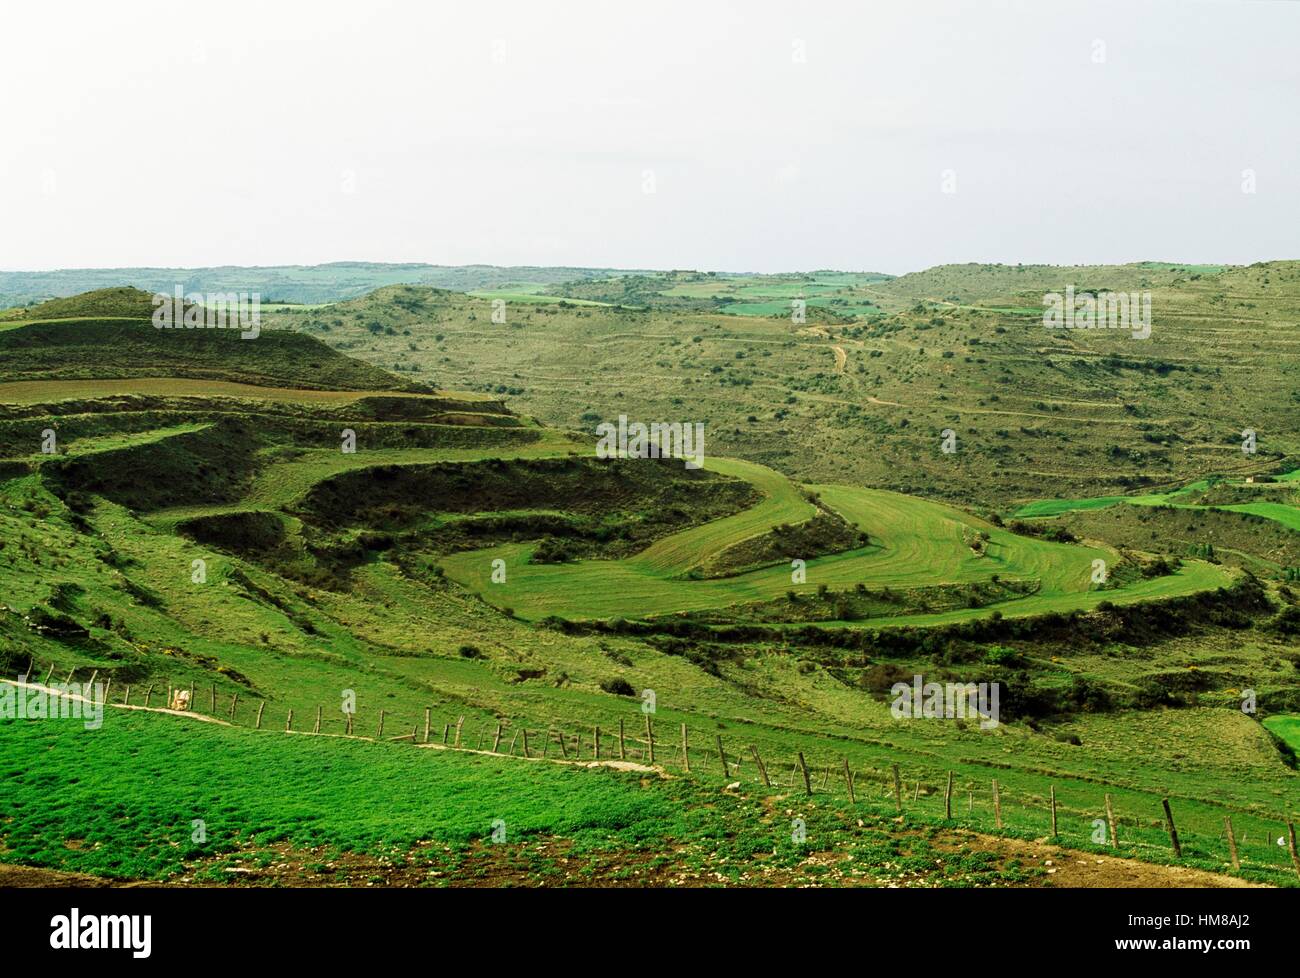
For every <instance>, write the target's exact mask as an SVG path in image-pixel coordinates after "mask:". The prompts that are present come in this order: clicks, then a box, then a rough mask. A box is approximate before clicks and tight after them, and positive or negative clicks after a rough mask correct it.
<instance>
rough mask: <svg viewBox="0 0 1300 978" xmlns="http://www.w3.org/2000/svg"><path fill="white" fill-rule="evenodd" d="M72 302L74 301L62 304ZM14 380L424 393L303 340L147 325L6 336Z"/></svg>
mask: <svg viewBox="0 0 1300 978" xmlns="http://www.w3.org/2000/svg"><path fill="white" fill-rule="evenodd" d="M60 301H67V300H60ZM0 376H3V377H5V378H6V379H8V380H83V379H118V378H128V377H173V378H195V379H201V380H229V381H238V382H241V383H246V384H257V385H261V386H266V387H295V388H302V389H306V390H375V391H383V390H419V389H423V388H419V387H418V386H416V385H413V384H411V383H410V382H408V381H405V380H401V379H399V378H397V377H394V376H393V375H392V374H389V373H388V372H387V371H385V370H381V369H380V368H379V367H375V366H372V365H370V364H366V363H362V362H361V361H359V360H353V359H352V358H350V357H347V356H344V355H343V354H341V353H338V352H336V351H334V350H332V349H330V348H329V347H328V346H326V345H325V344H324V343H321V342H320V341H319V340H316V339H315V338H313V337H310V336H305V335H303V334H294V333H287V332H273V331H268V332H264V333H262V334H261V335H260V336H258V337H257V338H256V339H242V338H241V336H240V333H239V332H238V331H237V330H232V329H209V330H200V329H195V330H184V329H155V328H154V327H153V326H152V324H151V323H150V322H149V321H148V320H147V319H145V320H140V321H128V320H121V319H81V320H77V321H75V322H36V323H28V324H26V325H22V326H15V327H13V328H11V329H6V330H3V331H0Z"/></svg>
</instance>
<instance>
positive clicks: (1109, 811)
mask: <svg viewBox="0 0 1300 978" xmlns="http://www.w3.org/2000/svg"><path fill="white" fill-rule="evenodd" d="M1106 824H1107V825H1109V826H1110V847H1111V848H1112V849H1116V848H1118V847H1119V833H1118V832H1116V831H1115V809H1114V808H1113V807H1111V803H1110V795H1109V794H1107V795H1106ZM1170 824H1172V823H1170Z"/></svg>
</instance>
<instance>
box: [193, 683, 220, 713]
mask: <svg viewBox="0 0 1300 978" xmlns="http://www.w3.org/2000/svg"><path fill="white" fill-rule="evenodd" d="M190 702H193V700H191V701H190ZM208 712H209V713H211V714H212V715H213V716H216V714H217V684H216V683H213V684H212V709H211V710H209V711H208Z"/></svg>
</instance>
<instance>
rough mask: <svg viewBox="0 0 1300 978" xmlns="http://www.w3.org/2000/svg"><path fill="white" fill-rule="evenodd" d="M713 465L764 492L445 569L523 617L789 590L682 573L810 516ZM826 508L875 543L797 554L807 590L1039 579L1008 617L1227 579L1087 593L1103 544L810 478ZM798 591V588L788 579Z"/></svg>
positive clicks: (776, 479) (784, 569)
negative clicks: (650, 536) (577, 546)
mask: <svg viewBox="0 0 1300 978" xmlns="http://www.w3.org/2000/svg"><path fill="white" fill-rule="evenodd" d="M708 468H709V469H710V470H712V471H718V472H722V473H725V474H728V475H733V476H737V477H743V478H747V479H749V480H750V481H751V482H753V484H755V485H758V486H760V488H761V489H762V490H763V492H764V494H765V496H766V498H765V500H764V502H763V504H761V505H760V506H757V507H755V508H754V509H752V510H749V511H747V512H746V513H744V514H741V515H739V516H736V517H731V518H729V519H726V520H719V521H717V522H716V523H710V524H708V525H706V526H703V527H698V528H696V529H694V530H689V531H686V532H685V533H682V534H676V535H674V536H671V537H669V538H667V539H666V540H662V541H660V542H658V543H656V544H655V545H653V546H652V547H650V548H648V549H647V550H646V551H644V552H643V553H641V554H638V555H637V556H635V557H632V558H629V559H627V560H620V561H602V560H588V561H581V562H578V563H575V564H563V565H555V564H533V563H530V562H529V557H530V555H531V554H532V551H533V549H534V548H533V547H532V546H531V545H528V544H513V545H505V546H501V547H494V548H490V549H485V550H479V551H471V552H468V553H461V554H456V555H453V556H451V557H449V558H447V559H446V560H445V561H444V567H445V569H446V571H447V573H448V574H449V575H450V576H451V577H452V579H453V580H456V581H457V582H459V583H460V584H462V585H464V586H465V587H467V588H470V589H471V590H474V591H477V592H479V593H480V594H482V595H483V596H484V597H485V598H486V599H487V600H489V601H490V602H492V603H493V604H495V605H497V606H499V607H510V608H512V609H513V610H514V612H515V613H516V614H518V615H520V616H522V617H524V618H526V619H532V618H540V617H544V616H546V615H559V616H561V617H564V618H610V617H639V616H642V615H662V614H673V613H677V612H683V611H700V610H704V609H710V608H720V607H725V606H728V605H733V604H739V603H747V602H755V601H763V600H770V599H772V598H776V597H779V596H781V595H783V594H785V593H786V592H787V591H789V590H791V589H792V585H791V572H790V568H789V566H779V567H770V568H765V569H761V570H756V571H751V572H749V573H746V574H739V575H736V576H735V577H729V578H724V579H717V580H703V581H701V580H688V579H684V576H685V575H687V574H689V572H690V571H691V569H692V568H693V567H695V566H696V565H698V564H699V563H700V562H702V561H703V560H705V559H707V557H708V556H710V555H712V554H715V553H717V552H718V551H720V550H722V549H725V548H726V547H728V546H731V545H733V544H735V543H738V542H739V541H741V540H743V539H745V538H747V537H749V536H752V535H754V534H756V533H759V532H762V531H764V530H766V529H770V528H771V527H773V526H776V525H777V524H778V523H783V522H786V523H788V522H795V521H798V520H801V519H806V518H808V517H809V516H811V515H812V507H811V506H810V505H809V504H807V503H804V502H803V501H802V500H801V499H800V497H799V496H798V493H797V492H796V490H795V489H794V487H793V485H791V484H790V483H789V482H788V480H786V479H784V478H783V477H781V476H779V475H778V474H777V473H775V472H772V471H770V470H765V469H763V467H762V466H756V465H753V464H752V463H741V462H737V461H735V460H730V459H713V460H710V461H709V462H708ZM810 488H812V489H813V490H814V491H816V492H818V493H820V494H821V496H822V498H823V499H825V501H826V502H827V503H828V504H829V505H830V506H831V508H832V509H833V510H835V511H836V512H838V513H840V514H841V515H842V516H844V517H845V518H846V519H848V520H849V521H850V522H851V523H853V524H854V525H856V526H858V527H859V528H860V529H862V530H865V531H866V532H867V533H868V534H869V535H870V536H871V539H872V541H873V545H872V546H870V547H868V548H865V549H862V550H856V551H851V552H848V553H843V554H835V555H832V556H826V557H820V558H817V557H813V556H812V555H810V559H809V560H808V562H807V575H808V576H807V584H806V585H804V588H805V589H806V590H812V589H813V588H815V587H816V586H817V585H821V584H825V585H828V586H831V587H836V588H845V587H852V586H854V585H857V584H860V583H861V584H866V585H868V586H870V587H899V588H907V587H918V586H927V585H935V584H943V583H966V582H972V581H988V580H992V579H993V578H994V577H995V576H1000V577H1003V578H1006V579H1008V580H1024V581H1037V582H1038V583H1039V585H1040V587H1039V590H1038V591H1037V593H1035V594H1034V595H1032V596H1031V597H1028V598H1023V599H1019V600H1016V601H1010V602H1006V603H1005V604H1001V605H999V606H998V608H997V610H998V611H1001V612H1003V613H1004V614H1010V615H1028V614H1041V613H1045V612H1050V611H1070V610H1075V609H1083V608H1090V607H1095V606H1096V605H1097V604H1098V603H1100V602H1101V601H1103V600H1110V601H1118V602H1121V603H1122V602H1131V601H1139V600H1143V599H1145V598H1152V597H1165V596H1171V595H1177V594H1188V593H1192V592H1195V591H1199V590H1206V589H1211V588H1216V587H1221V586H1224V585H1225V584H1227V583H1228V582H1229V581H1230V575H1229V574H1227V573H1226V572H1224V571H1222V570H1220V569H1218V568H1215V567H1212V566H1210V565H1208V564H1200V563H1190V564H1189V565H1188V566H1187V567H1185V568H1184V569H1183V570H1182V571H1181V572H1180V573H1178V574H1174V575H1170V576H1169V577H1167V578H1158V579H1154V580H1150V581H1144V582H1142V583H1140V584H1137V585H1134V586H1132V587H1128V588H1123V589H1119V590H1106V591H1090V584H1089V577H1090V574H1091V570H1092V561H1093V560H1094V559H1102V560H1106V561H1108V562H1113V561H1114V560H1115V559H1116V558H1117V555H1116V554H1115V553H1114V552H1113V551H1108V550H1098V549H1095V548H1089V547H1081V546H1070V545H1065V544H1057V543H1048V542H1044V541H1040V540H1035V539H1032V538H1027V537H1021V536H1017V535H1015V534H1013V533H1010V532H1008V531H1006V530H1002V529H999V528H997V527H994V526H992V525H990V524H987V523H984V522H983V521H981V520H978V519H976V518H974V517H971V516H968V515H966V514H963V513H960V512H958V511H956V510H954V509H952V508H951V507H947V506H943V505H941V504H936V503H932V502H928V501H926V500H922V499H917V498H915V497H907V496H900V495H898V494H896V493H889V492H884V491H881V490H871V489H857V488H853V487H849V486H812V487H810ZM980 532H984V533H988V534H989V541H988V545H987V548H986V550H985V552H984V554H983V555H982V556H981V555H977V554H976V553H975V552H974V551H973V550H972V549H971V546H970V537H971V534H973V533H980ZM496 560H503V561H504V562H505V567H506V572H507V579H506V581H505V582H504V583H499V584H493V583H492V581H491V578H492V570H493V562H494V561H496ZM795 589H796V590H797V589H798V587H797V586H796V587H795ZM988 613H989V612H988V611H987V610H983V611H981V610H975V609H972V610H970V611H966V612H950V613H946V614H940V615H934V616H914V617H909V618H903V619H899V620H898V621H897V622H896V623H898V624H926V623H939V622H949V621H956V620H961V619H963V618H968V617H974V616H976V615H979V614H988Z"/></svg>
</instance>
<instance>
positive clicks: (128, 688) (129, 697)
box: [122, 683, 131, 706]
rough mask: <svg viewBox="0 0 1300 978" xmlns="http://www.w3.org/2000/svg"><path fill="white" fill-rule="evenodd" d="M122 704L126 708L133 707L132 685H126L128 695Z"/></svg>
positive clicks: (124, 697) (123, 698)
mask: <svg viewBox="0 0 1300 978" xmlns="http://www.w3.org/2000/svg"><path fill="white" fill-rule="evenodd" d="M122 703H123V705H124V706H130V705H131V684H130V683H127V684H126V695H125V696H123V697H122Z"/></svg>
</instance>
